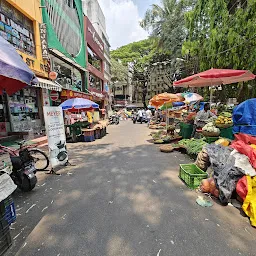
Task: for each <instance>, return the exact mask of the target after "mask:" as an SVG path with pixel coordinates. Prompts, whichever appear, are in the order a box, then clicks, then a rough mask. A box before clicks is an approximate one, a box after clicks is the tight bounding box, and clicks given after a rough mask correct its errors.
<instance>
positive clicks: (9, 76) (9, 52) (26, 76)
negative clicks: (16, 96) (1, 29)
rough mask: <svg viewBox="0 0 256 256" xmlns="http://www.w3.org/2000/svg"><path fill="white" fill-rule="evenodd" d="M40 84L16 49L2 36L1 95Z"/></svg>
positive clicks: (0, 59)
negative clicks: (4, 92)
mask: <svg viewBox="0 0 256 256" xmlns="http://www.w3.org/2000/svg"><path fill="white" fill-rule="evenodd" d="M36 83H38V80H37V78H36V76H35V74H34V73H33V72H32V71H31V70H30V69H29V67H28V66H27V64H26V63H25V62H24V61H23V60H22V58H21V56H20V55H19V54H18V53H17V51H16V49H15V48H14V47H13V46H12V45H11V44H10V43H9V42H8V41H6V40H5V39H4V38H3V37H1V36H0V93H2V92H3V91H6V93H7V94H9V95H12V94H13V93H15V92H17V91H19V90H21V89H22V88H24V87H25V86H27V85H32V84H36Z"/></svg>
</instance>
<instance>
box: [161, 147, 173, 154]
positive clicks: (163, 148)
mask: <svg viewBox="0 0 256 256" xmlns="http://www.w3.org/2000/svg"><path fill="white" fill-rule="evenodd" d="M173 150H174V148H173V147H172V146H171V145H163V146H161V147H160V151H161V152H164V153H171V152H172V151H173Z"/></svg>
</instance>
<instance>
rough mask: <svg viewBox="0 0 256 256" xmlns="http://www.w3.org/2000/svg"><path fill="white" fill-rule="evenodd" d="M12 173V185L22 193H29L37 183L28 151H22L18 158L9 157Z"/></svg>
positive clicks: (33, 164) (32, 161) (34, 169)
mask: <svg viewBox="0 0 256 256" xmlns="http://www.w3.org/2000/svg"><path fill="white" fill-rule="evenodd" d="M11 161H12V166H13V169H12V173H11V174H10V176H11V178H12V180H13V181H14V183H15V184H16V185H17V186H18V188H19V189H21V190H22V191H24V192H28V191H31V190H32V189H33V188H34V187H35V186H36V183H37V177H36V175H35V173H36V168H35V163H34V160H33V158H32V157H31V156H30V154H29V151H28V149H22V150H20V152H19V156H11Z"/></svg>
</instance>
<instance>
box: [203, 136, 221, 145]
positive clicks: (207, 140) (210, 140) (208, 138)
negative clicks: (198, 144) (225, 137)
mask: <svg viewBox="0 0 256 256" xmlns="http://www.w3.org/2000/svg"><path fill="white" fill-rule="evenodd" d="M219 138H220V137H205V141H206V142H207V143H208V144H211V143H213V142H215V141H216V140H218V139H219Z"/></svg>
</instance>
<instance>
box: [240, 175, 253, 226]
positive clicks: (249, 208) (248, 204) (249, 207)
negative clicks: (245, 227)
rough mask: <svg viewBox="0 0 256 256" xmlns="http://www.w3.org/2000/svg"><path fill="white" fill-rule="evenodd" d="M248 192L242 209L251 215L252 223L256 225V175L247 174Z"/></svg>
mask: <svg viewBox="0 0 256 256" xmlns="http://www.w3.org/2000/svg"><path fill="white" fill-rule="evenodd" d="M246 180H247V188H248V193H247V196H246V198H245V200H244V203H243V206H242V209H243V211H244V212H245V214H246V215H247V216H249V217H250V221H251V225H252V226H254V227H256V176H255V177H250V176H246Z"/></svg>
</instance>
